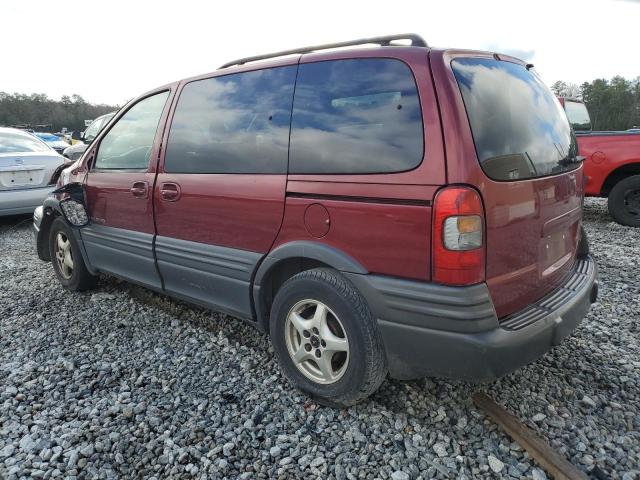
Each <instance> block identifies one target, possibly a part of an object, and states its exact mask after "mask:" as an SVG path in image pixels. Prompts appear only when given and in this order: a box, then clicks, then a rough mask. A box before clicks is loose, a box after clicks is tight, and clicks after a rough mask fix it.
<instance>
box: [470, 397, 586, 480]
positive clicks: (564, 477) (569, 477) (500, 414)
mask: <svg viewBox="0 0 640 480" xmlns="http://www.w3.org/2000/svg"><path fill="white" fill-rule="evenodd" d="M472 398H473V402H474V403H475V404H476V406H477V407H478V408H480V409H481V410H483V411H484V412H485V413H486V414H487V415H489V416H490V417H491V418H492V419H493V421H494V422H496V423H497V424H498V425H499V426H500V427H502V429H503V430H504V431H505V432H507V434H508V435H509V436H510V437H511V438H513V439H514V440H515V441H516V442H518V444H520V446H521V447H522V448H524V449H525V450H526V451H527V452H528V453H529V455H531V457H532V458H533V459H534V460H535V461H536V462H538V463H539V464H540V466H541V467H542V468H544V469H545V470H546V471H547V473H549V474H550V475H551V476H553V478H555V479H556V480H587V479H588V478H589V477H587V475H586V474H585V473H584V472H583V471H582V470H580V469H578V468H577V467H576V466H575V465H573V464H572V463H570V462H569V461H568V460H567V459H566V458H565V457H563V456H562V455H560V454H559V453H558V452H556V451H555V450H554V449H553V448H551V446H550V445H549V444H548V443H547V442H546V441H544V440H543V439H542V438H540V437H539V436H538V435H536V434H535V433H534V432H533V431H532V430H531V429H529V428H528V427H526V426H525V425H523V424H522V422H520V420H518V418H517V417H515V416H513V415H511V414H510V413H509V412H507V411H506V410H505V409H504V408H502V407H501V406H500V405H498V404H497V403H496V402H494V401H493V399H491V398H490V397H489V396H487V395H486V394H484V393H482V392H476V393H474V394H473V396H472Z"/></svg>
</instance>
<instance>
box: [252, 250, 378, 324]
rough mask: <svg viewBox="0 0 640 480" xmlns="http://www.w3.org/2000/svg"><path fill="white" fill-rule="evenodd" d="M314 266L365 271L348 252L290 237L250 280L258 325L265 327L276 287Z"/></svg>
mask: <svg viewBox="0 0 640 480" xmlns="http://www.w3.org/2000/svg"><path fill="white" fill-rule="evenodd" d="M314 268H333V269H335V270H337V271H339V272H350V273H360V274H366V273H368V271H367V269H366V268H364V267H363V266H362V265H361V264H360V263H359V262H358V261H357V260H355V259H354V258H353V257H351V256H350V255H348V254H346V253H344V252H342V251H340V250H338V249H336V248H334V247H331V246H329V245H325V244H323V243H319V242H310V241H294V242H289V243H286V244H283V245H280V246H279V247H277V248H275V249H274V250H272V251H271V252H269V254H267V256H266V257H265V258H264V259H263V260H262V262H261V263H260V265H259V266H258V268H257V269H256V272H255V275H254V278H253V282H252V297H253V305H254V308H255V314H256V320H257V323H258V326H259V327H260V329H262V330H264V331H268V330H269V315H270V311H271V304H272V303H273V299H274V298H275V296H276V294H277V293H278V290H279V289H280V287H281V286H282V285H283V284H284V283H285V282H286V281H287V280H288V279H290V278H291V277H293V276H294V275H296V274H298V273H300V272H304V271H306V270H311V269H314Z"/></svg>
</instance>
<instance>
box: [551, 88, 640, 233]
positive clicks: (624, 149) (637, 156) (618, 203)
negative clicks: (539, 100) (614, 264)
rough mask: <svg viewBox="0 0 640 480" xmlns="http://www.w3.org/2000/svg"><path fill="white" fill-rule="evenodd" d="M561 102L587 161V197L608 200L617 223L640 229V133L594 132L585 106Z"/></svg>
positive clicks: (573, 101)
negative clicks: (605, 198) (606, 198)
mask: <svg viewBox="0 0 640 480" xmlns="http://www.w3.org/2000/svg"><path fill="white" fill-rule="evenodd" d="M559 100H560V103H561V104H562V106H563V107H564V110H565V112H566V113H567V117H568V118H569V122H570V123H571V125H572V126H573V129H574V131H575V133H576V137H577V140H578V150H579V152H580V155H582V156H583V157H585V162H584V172H585V175H586V180H587V183H586V186H585V195H589V196H592V197H608V198H609V201H608V205H609V213H610V214H611V216H612V217H613V218H614V220H615V221H616V222H618V223H620V224H622V225H628V226H630V227H640V132H639V131H637V130H635V129H634V130H633V131H626V132H594V131H592V130H591V118H590V117H589V112H588V110H587V107H586V106H585V105H584V103H582V102H581V101H579V100H573V99H569V98H560V99H559Z"/></svg>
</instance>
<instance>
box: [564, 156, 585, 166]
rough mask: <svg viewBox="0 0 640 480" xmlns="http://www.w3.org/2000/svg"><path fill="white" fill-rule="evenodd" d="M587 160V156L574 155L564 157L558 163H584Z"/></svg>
mask: <svg viewBox="0 0 640 480" xmlns="http://www.w3.org/2000/svg"><path fill="white" fill-rule="evenodd" d="M584 161H585V157H583V156H582V155H574V156H573V157H569V156H567V157H564V158H563V159H562V160H560V161H559V162H558V163H559V164H560V165H571V164H574V163H582V162H584Z"/></svg>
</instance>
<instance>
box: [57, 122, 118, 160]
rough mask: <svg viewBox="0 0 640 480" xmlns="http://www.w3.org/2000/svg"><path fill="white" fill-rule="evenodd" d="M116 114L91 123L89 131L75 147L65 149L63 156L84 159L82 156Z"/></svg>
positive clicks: (84, 133) (83, 134)
mask: <svg viewBox="0 0 640 480" xmlns="http://www.w3.org/2000/svg"><path fill="white" fill-rule="evenodd" d="M115 114H116V112H111V113H107V114H105V115H102V116H101V117H98V118H96V119H95V120H94V121H93V122H91V125H89V126H88V127H87V129H86V130H85V131H84V132H83V133H82V135H81V137H80V141H79V142H78V143H76V144H75V145H71V146H70V147H67V148H65V150H64V151H63V152H62V154H63V155H64V156H65V157H67V158H69V159H71V160H78V159H79V158H80V157H82V154H83V153H84V152H85V150H86V149H87V147H88V146H89V144H90V143H91V142H92V141H93V139H94V138H96V136H97V135H98V133H100V130H102V127H104V126H105V125H107V123H109V120H111V119H112V118H113V116H114V115H115Z"/></svg>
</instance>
